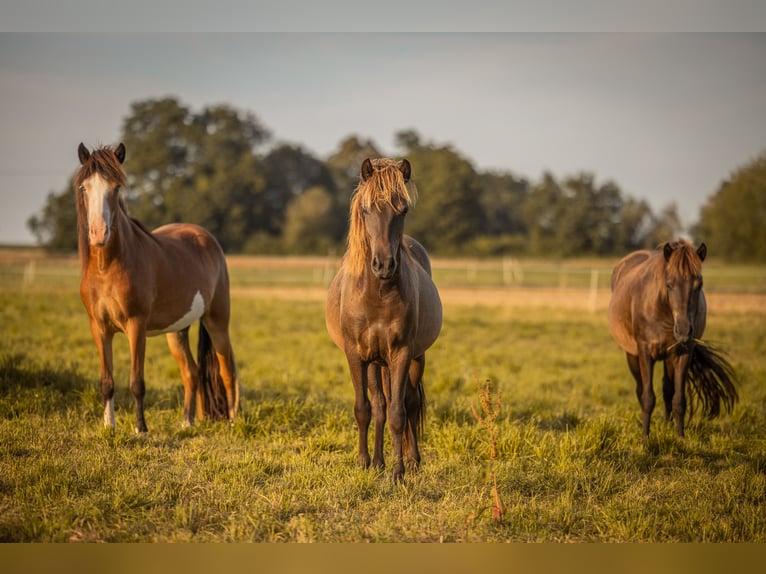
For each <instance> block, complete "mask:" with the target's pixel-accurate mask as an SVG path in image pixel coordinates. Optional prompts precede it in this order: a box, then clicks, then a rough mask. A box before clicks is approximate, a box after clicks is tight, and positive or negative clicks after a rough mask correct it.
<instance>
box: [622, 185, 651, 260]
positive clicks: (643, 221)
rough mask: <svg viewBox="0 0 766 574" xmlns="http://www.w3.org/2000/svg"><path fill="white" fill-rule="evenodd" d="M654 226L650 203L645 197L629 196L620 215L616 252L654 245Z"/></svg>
mask: <svg viewBox="0 0 766 574" xmlns="http://www.w3.org/2000/svg"><path fill="white" fill-rule="evenodd" d="M653 226H654V216H653V214H652V209H651V208H650V207H649V204H648V203H647V202H646V201H645V200H643V199H642V200H636V199H633V198H632V197H629V198H627V199H626V200H625V201H624V202H623V204H622V208H621V209H620V215H619V217H618V222H617V230H616V236H615V244H614V252H615V253H616V254H620V253H629V252H631V251H635V250H636V249H646V248H651V247H654V246H653V245H652V243H651V231H652V229H653Z"/></svg>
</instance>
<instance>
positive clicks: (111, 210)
mask: <svg viewBox="0 0 766 574" xmlns="http://www.w3.org/2000/svg"><path fill="white" fill-rule="evenodd" d="M77 155H78V156H79V158H80V169H79V170H78V172H77V175H76V176H75V180H74V187H75V193H76V194H77V207H78V214H80V213H81V214H82V215H83V216H84V217H81V218H80V219H81V220H82V221H81V224H82V225H86V226H87V241H88V243H89V244H90V245H93V246H95V247H104V246H105V245H106V244H107V243H108V242H109V239H110V237H111V236H112V224H113V223H114V218H115V214H116V213H117V209H118V208H119V202H120V198H119V190H120V187H121V186H123V185H125V183H126V181H127V176H126V175H125V171H124V170H123V168H122V162H123V161H125V146H124V145H123V144H120V145H118V146H117V148H115V149H112V148H110V147H109V146H103V147H100V148H98V149H95V150H93V152H90V151H88V148H86V147H85V145H83V144H82V143H81V144H80V146H79V147H78V148H77Z"/></svg>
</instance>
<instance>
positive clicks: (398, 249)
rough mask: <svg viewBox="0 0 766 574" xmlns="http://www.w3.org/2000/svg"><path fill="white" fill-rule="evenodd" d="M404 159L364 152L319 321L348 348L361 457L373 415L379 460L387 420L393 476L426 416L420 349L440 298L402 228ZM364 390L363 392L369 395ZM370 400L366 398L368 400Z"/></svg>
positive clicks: (432, 329)
mask: <svg viewBox="0 0 766 574" xmlns="http://www.w3.org/2000/svg"><path fill="white" fill-rule="evenodd" d="M410 174H411V167H410V163H409V162H408V161H407V160H406V159H404V160H401V162H395V161H393V160H391V159H388V158H380V159H374V160H370V159H365V160H364V162H363V163H362V168H361V176H360V182H359V185H358V187H357V189H356V191H355V193H354V196H353V198H352V200H351V210H350V211H351V214H350V229H349V234H348V250H347V251H346V254H345V256H344V257H343V261H342V263H341V267H340V270H339V271H338V273H337V275H336V276H335V278H334V279H333V281H332V283H331V284H330V287H329V291H328V295H327V306H326V312H325V320H326V324H327V330H328V331H329V333H330V337H331V338H332V340H333V341H334V342H335V344H336V345H337V346H338V347H339V348H340V349H341V350H343V351H344V352H345V354H346V359H347V361H348V366H349V371H350V373H351V381H352V383H353V385H354V393H355V402H354V416H355V418H356V423H357V426H358V429H359V454H358V460H359V463H360V464H361V465H363V466H365V467H367V466H369V465H370V453H369V450H368V446H367V434H368V430H369V425H370V420H371V418H372V417H374V420H375V446H374V452H373V459H372V464H373V465H374V466H375V467H378V468H382V467H383V466H384V465H385V462H384V458H383V438H384V432H385V424H386V418H388V424H389V430H390V431H391V436H392V439H393V445H394V454H395V456H396V463H395V464H394V478H395V479H397V480H401V479H402V478H403V476H404V458H403V450H404V449H405V448H406V450H407V456H408V463H409V465H410V466H411V467H412V468H416V467H417V466H418V465H419V464H420V451H419V450H418V434H419V432H421V431H422V424H423V419H424V415H425V393H424V389H423V371H424V370H425V363H426V360H425V352H426V350H427V349H428V348H429V347H431V345H433V343H434V342H435V341H436V338H437V337H438V336H439V332H440V331H441V324H442V306H441V300H440V299H439V293H438V291H437V290H436V286H435V285H434V283H433V281H432V280H431V264H430V261H429V259H428V254H427V253H426V250H425V249H424V248H423V246H422V245H420V243H418V242H417V241H415V240H414V239H413V238H411V237H409V236H408V235H405V234H404V219H405V216H406V215H407V210H408V208H409V207H410V206H412V205H413V204H414V202H415V199H416V193H417V192H416V190H415V186H414V183H412V182H411V181H410ZM368 392H369V397H368ZM370 398H371V400H372V404H371V403H370Z"/></svg>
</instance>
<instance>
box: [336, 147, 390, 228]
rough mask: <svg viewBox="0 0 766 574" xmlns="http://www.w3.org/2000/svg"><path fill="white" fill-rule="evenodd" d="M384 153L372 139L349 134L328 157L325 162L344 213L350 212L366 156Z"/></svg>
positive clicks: (370, 156) (372, 156)
mask: <svg viewBox="0 0 766 574" xmlns="http://www.w3.org/2000/svg"><path fill="white" fill-rule="evenodd" d="M381 155H382V154H381V152H380V151H379V150H378V148H377V146H376V145H375V144H374V143H373V142H372V141H371V140H362V139H360V138H359V137H358V136H355V135H354V136H349V137H347V138H346V139H344V140H343V141H341V142H340V144H339V145H338V149H337V150H336V151H335V152H334V153H333V154H332V155H330V157H328V158H327V161H326V162H325V164H326V165H327V168H328V169H329V170H330V173H331V174H332V178H333V182H334V184H335V189H336V190H337V207H338V209H340V210H341V211H343V212H344V214H347V213H348V209H349V206H350V203H351V202H350V199H351V194H352V193H353V191H354V189H356V186H357V185H358V184H359V170H360V168H361V166H362V162H363V161H364V160H365V159H366V158H368V157H369V158H375V157H380V156H381Z"/></svg>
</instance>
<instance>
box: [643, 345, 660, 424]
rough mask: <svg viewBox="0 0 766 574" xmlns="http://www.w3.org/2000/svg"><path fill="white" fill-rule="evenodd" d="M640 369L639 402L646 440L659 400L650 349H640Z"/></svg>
mask: <svg viewBox="0 0 766 574" xmlns="http://www.w3.org/2000/svg"><path fill="white" fill-rule="evenodd" d="M638 369H639V372H640V373H641V391H640V396H639V401H640V402H641V414H642V419H643V427H644V438H648V437H649V426H650V424H651V420H652V412H653V411H654V405H655V402H656V400H657V399H656V397H655V395H654V385H653V381H652V375H653V371H654V359H652V357H651V354H650V352H649V350H648V349H645V348H641V347H639V349H638Z"/></svg>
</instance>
